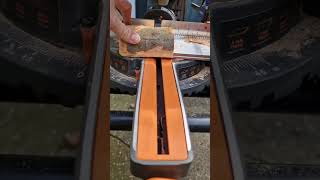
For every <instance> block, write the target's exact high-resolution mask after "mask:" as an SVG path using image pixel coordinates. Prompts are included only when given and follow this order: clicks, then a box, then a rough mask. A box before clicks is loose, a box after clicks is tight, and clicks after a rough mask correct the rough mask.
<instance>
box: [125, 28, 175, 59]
mask: <svg viewBox="0 0 320 180" xmlns="http://www.w3.org/2000/svg"><path fill="white" fill-rule="evenodd" d="M131 27H132V28H133V29H134V31H135V32H137V33H138V34H139V35H140V38H141V41H140V42H139V43H138V44H128V43H125V42H123V41H120V43H119V53H120V55H122V56H127V57H160V58H161V57H163V58H173V50H174V35H173V33H172V28H170V27H148V26H131Z"/></svg>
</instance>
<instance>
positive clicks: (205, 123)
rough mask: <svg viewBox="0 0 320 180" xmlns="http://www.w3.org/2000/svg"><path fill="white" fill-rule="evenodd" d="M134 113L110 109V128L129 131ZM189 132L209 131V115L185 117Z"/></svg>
mask: <svg viewBox="0 0 320 180" xmlns="http://www.w3.org/2000/svg"><path fill="white" fill-rule="evenodd" d="M133 118H134V114H133V112H130V111H111V112H110V130H119V131H131V130H132V122H133ZM187 120H188V124H189V128H190V131H191V132H200V133H208V132H210V117H189V118H187Z"/></svg>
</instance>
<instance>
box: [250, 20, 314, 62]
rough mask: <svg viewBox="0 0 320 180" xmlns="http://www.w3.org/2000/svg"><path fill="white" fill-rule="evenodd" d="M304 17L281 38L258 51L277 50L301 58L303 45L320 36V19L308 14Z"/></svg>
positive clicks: (263, 52) (270, 51)
mask: <svg viewBox="0 0 320 180" xmlns="http://www.w3.org/2000/svg"><path fill="white" fill-rule="evenodd" d="M302 18H303V19H302V21H301V22H300V23H298V24H297V25H296V26H295V27H293V28H292V29H291V30H290V31H289V32H288V33H287V34H286V35H285V36H284V37H282V38H281V39H280V40H278V41H276V42H274V43H272V44H270V45H269V46H266V47H264V48H262V49H260V50H258V51H256V52H257V53H262V54H267V53H274V52H277V53H280V54H282V55H285V56H290V57H293V58H300V57H301V56H302V49H303V47H304V46H306V45H308V44H310V43H312V42H314V41H315V40H316V39H317V38H320V19H318V18H315V17H311V16H307V15H303V17H302Z"/></svg>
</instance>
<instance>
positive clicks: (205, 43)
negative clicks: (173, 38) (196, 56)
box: [185, 37, 210, 46]
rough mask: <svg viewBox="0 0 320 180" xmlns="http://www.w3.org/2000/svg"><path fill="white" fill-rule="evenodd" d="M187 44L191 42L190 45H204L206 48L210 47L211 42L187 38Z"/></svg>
mask: <svg viewBox="0 0 320 180" xmlns="http://www.w3.org/2000/svg"><path fill="white" fill-rule="evenodd" d="M185 41H186V42H190V43H195V44H202V45H205V46H210V40H207V39H198V38H192V37H190V38H187V39H186V40H185Z"/></svg>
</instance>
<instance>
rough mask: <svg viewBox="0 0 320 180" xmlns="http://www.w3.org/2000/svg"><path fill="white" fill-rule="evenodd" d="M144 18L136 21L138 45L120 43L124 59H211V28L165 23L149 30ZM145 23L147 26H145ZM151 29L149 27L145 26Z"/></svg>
mask: <svg viewBox="0 0 320 180" xmlns="http://www.w3.org/2000/svg"><path fill="white" fill-rule="evenodd" d="M144 21H145V20H142V19H138V20H137V19H134V20H133V22H134V23H132V24H133V25H134V26H133V27H132V28H134V30H135V31H136V32H138V33H139V34H140V37H141V42H140V43H139V44H137V45H132V44H127V43H125V42H123V41H120V43H119V53H120V55H122V56H125V57H154V58H174V59H175V60H201V61H208V60H209V59H210V26H209V24H208V23H195V22H183V21H172V20H163V21H162V22H161V27H153V26H152V27H150V26H151V24H152V23H154V21H153V22H152V23H151V22H149V23H146V22H147V21H148V20H146V22H144ZM143 22H144V23H143ZM146 26H148V27H146Z"/></svg>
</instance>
